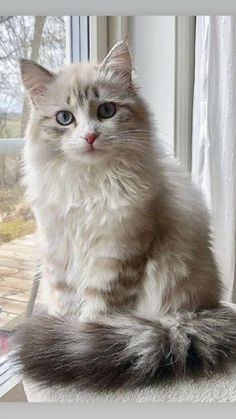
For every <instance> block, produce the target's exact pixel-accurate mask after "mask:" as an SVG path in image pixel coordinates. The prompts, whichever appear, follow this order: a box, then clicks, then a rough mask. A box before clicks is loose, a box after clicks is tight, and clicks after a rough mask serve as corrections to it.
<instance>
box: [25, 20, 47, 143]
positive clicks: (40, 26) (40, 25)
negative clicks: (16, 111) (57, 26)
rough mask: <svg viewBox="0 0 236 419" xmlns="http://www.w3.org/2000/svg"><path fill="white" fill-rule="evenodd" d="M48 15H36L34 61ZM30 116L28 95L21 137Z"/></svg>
mask: <svg viewBox="0 0 236 419" xmlns="http://www.w3.org/2000/svg"><path fill="white" fill-rule="evenodd" d="M45 20H46V16H36V17H35V22H34V37H33V42H32V48H31V54H30V59H31V60H33V61H38V56H39V48H40V44H41V39H42V33H43V27H44V24H45ZM28 117H29V103H28V100H27V98H26V97H24V101H23V109H22V116H21V137H23V136H24V133H25V128H26V124H27V120H28Z"/></svg>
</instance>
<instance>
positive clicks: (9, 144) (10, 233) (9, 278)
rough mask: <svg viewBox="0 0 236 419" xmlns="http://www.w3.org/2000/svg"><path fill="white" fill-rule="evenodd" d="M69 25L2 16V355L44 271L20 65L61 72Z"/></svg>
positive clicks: (54, 19)
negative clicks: (26, 158) (27, 186)
mask: <svg viewBox="0 0 236 419" xmlns="http://www.w3.org/2000/svg"><path fill="white" fill-rule="evenodd" d="M66 24H67V17H63V16H60V17H59V16H0V355H1V354H4V353H6V352H7V351H8V348H9V346H8V342H9V341H8V338H9V334H10V333H11V331H12V330H13V329H14V328H15V327H17V325H18V324H19V322H20V321H21V320H22V319H23V318H24V316H25V313H26V309H27V304H28V301H29V296H30V292H31V287H32V280H33V277H34V275H35V271H36V268H37V265H38V255H37V251H35V249H36V243H35V236H34V232H35V228H36V226H35V221H34V219H33V216H32V213H31V210H30V208H29V206H28V204H27V202H26V200H25V198H24V190H23V188H22V187H21V186H20V183H19V181H20V177H21V171H20V167H21V158H20V153H19V147H17V144H18V143H17V141H19V144H20V142H21V141H22V140H21V138H22V137H23V136H24V132H25V127H26V123H27V119H28V116H29V104H28V100H27V98H26V97H25V95H24V91H23V88H22V85H21V82H20V71H19V62H18V60H19V58H21V57H22V58H28V59H32V60H34V61H37V62H38V63H40V64H42V65H44V66H46V67H48V68H49V69H52V70H57V69H59V68H60V67H61V66H63V65H64V64H65V61H66ZM13 138H14V139H15V141H10V140H9V139H13Z"/></svg>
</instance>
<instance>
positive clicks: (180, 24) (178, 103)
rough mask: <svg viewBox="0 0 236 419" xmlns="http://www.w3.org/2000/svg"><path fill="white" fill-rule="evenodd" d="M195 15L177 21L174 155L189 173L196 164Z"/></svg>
mask: <svg viewBox="0 0 236 419" xmlns="http://www.w3.org/2000/svg"><path fill="white" fill-rule="evenodd" d="M195 25H196V17H195V16H176V18H175V105H174V106H175V109H174V154H175V156H176V157H177V159H179V160H180V161H181V163H182V165H183V167H184V168H185V170H187V171H188V172H191V165H192V120H193V95H194V64H195Z"/></svg>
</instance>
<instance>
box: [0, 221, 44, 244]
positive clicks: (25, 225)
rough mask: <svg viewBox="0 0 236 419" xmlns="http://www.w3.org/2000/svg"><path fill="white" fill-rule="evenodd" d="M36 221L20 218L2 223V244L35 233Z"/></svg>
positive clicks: (0, 237)
mask: <svg viewBox="0 0 236 419" xmlns="http://www.w3.org/2000/svg"><path fill="white" fill-rule="evenodd" d="M35 228H36V224H35V221H34V220H24V219H23V218H18V219H15V220H12V221H5V222H2V223H0V243H5V242H8V241H11V240H14V239H17V238H19V237H22V236H25V235H26V234H30V233H33V232H34V231H35Z"/></svg>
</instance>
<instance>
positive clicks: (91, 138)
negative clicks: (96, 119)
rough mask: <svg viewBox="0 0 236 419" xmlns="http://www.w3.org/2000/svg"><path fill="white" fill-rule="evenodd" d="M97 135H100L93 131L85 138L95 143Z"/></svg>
mask: <svg viewBox="0 0 236 419" xmlns="http://www.w3.org/2000/svg"><path fill="white" fill-rule="evenodd" d="M97 136H98V134H95V132H93V133H89V134H86V135H85V136H84V139H85V140H86V141H87V142H88V143H89V144H93V143H94V141H95V140H96V138H97Z"/></svg>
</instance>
